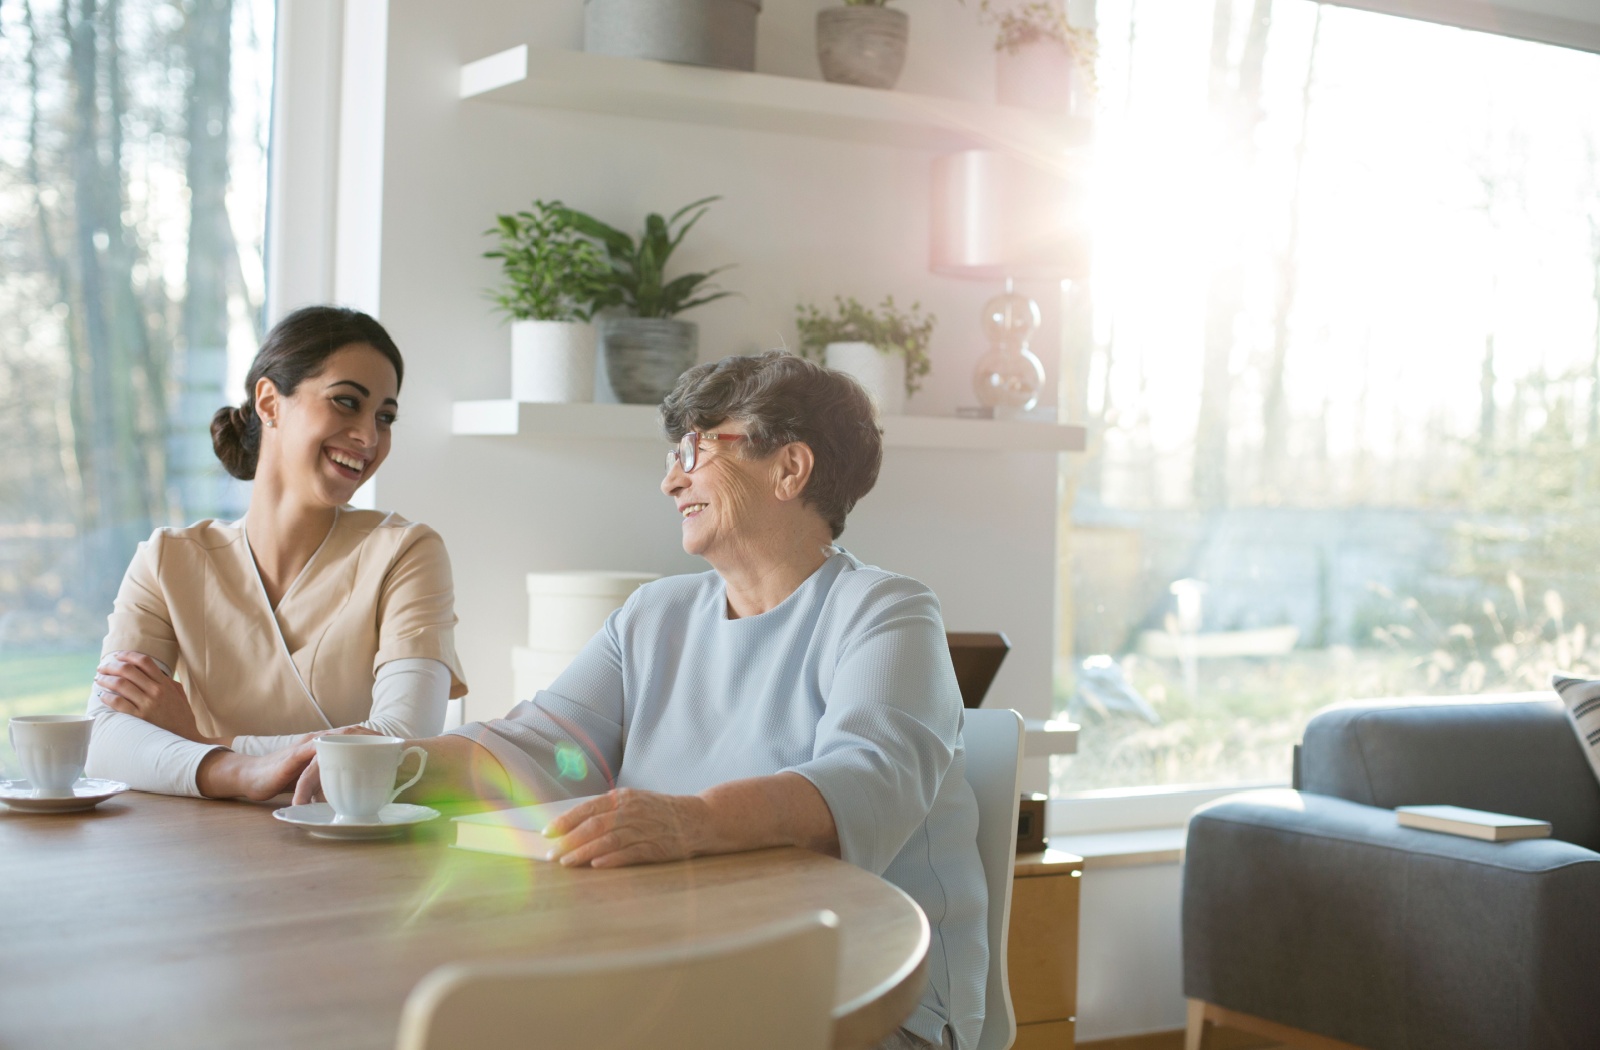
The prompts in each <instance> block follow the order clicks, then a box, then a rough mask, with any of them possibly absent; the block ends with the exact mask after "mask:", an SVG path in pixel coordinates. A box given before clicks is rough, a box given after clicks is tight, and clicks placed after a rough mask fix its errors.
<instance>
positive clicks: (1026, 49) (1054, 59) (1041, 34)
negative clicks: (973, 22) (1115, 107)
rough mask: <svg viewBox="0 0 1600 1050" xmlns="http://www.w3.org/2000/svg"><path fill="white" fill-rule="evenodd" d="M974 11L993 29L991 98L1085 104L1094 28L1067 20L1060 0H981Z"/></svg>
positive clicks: (1067, 109) (1054, 108)
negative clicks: (1010, 1)
mask: <svg viewBox="0 0 1600 1050" xmlns="http://www.w3.org/2000/svg"><path fill="white" fill-rule="evenodd" d="M978 14H979V18H980V19H981V20H982V21H984V22H985V23H987V24H989V25H992V26H993V27H994V29H995V40H994V49H995V53H996V62H995V98H996V100H997V101H998V102H999V103H1000V104H1001V105H1003V106H1026V107H1028V108H1030V109H1044V110H1049V111H1051V112H1054V113H1078V112H1086V111H1087V110H1088V107H1089V103H1090V101H1091V100H1092V99H1093V97H1094V87H1095V81H1094V63H1095V58H1096V56H1097V54H1098V50H1097V45H1096V42H1095V36H1094V31H1093V30H1089V29H1079V28H1078V27H1077V26H1074V25H1072V24H1071V23H1070V22H1068V21H1067V12H1066V9H1065V7H1064V5H1063V3H1062V2H1061V0H1028V2H1027V3H1023V4H1019V5H1015V6H1007V7H1001V6H999V5H997V4H996V3H995V2H994V0H980V2H979V4H978Z"/></svg>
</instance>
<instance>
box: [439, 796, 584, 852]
mask: <svg viewBox="0 0 1600 1050" xmlns="http://www.w3.org/2000/svg"><path fill="white" fill-rule="evenodd" d="M593 797H594V796H592V795H591V796H588V797H586V798H569V799H563V800H561V801H560V802H546V803H543V804H541V805H538V806H519V807H517V808H516V809H496V810H491V811H489V812H487V813H469V814H467V815H466V816H464V817H456V818H455V825H456V842H455V845H456V848H457V849H470V850H477V851H479V852H480V853H503V854H505V855H507V856H510V857H527V858H529V859H531V860H553V859H554V858H555V850H556V840H555V839H547V838H545V837H544V828H545V825H546V824H549V823H550V822H551V821H552V820H554V819H556V818H557V817H559V816H560V815H561V814H563V813H565V812H566V811H567V810H569V809H571V808H572V807H573V806H576V805H577V804H578V803H580V802H587V801H589V799H590V798H593Z"/></svg>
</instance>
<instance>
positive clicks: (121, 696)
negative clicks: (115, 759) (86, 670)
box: [94, 651, 213, 743]
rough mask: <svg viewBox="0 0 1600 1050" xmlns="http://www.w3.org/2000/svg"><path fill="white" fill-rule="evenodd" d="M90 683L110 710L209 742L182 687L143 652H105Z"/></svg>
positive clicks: (189, 738) (201, 741) (196, 739)
mask: <svg viewBox="0 0 1600 1050" xmlns="http://www.w3.org/2000/svg"><path fill="white" fill-rule="evenodd" d="M94 684H95V689H96V693H97V695H98V697H99V700H100V702H101V703H102V704H105V705H106V706H107V707H109V708H111V710H113V711H118V712H121V713H122V714H125V715H133V716H134V717H135V718H142V719H144V720H145V721H146V722H149V723H150V724H151V725H155V726H160V727H161V728H162V729H165V730H166V731H167V732H169V733H174V734H176V735H178V736H181V737H183V738H184V739H185V740H194V741H198V742H200V743H213V741H211V740H208V739H206V738H205V737H203V736H201V735H200V729H199V727H198V726H197V725H196V724H195V720H194V708H192V707H190V706H189V695H188V694H187V693H185V692H184V691H183V686H182V685H180V684H179V683H178V681H177V680H176V679H174V678H173V677H172V676H171V675H169V674H167V673H166V672H165V671H163V670H162V669H161V665H160V664H158V663H156V662H155V660H153V659H151V658H150V657H148V656H146V655H145V654H144V653H135V652H128V651H119V652H114V653H107V654H106V656H105V657H104V658H103V659H102V660H101V661H100V666H99V667H98V668H97V669H96V673H95V676H94Z"/></svg>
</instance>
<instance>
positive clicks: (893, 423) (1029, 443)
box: [450, 400, 1085, 452]
mask: <svg viewBox="0 0 1600 1050" xmlns="http://www.w3.org/2000/svg"><path fill="white" fill-rule="evenodd" d="M882 423H883V443H884V444H885V445H887V446H888V447H890V448H949V449H975V450H989V451H997V452H999V451H1010V452H1082V451H1083V447H1084V436H1085V433H1084V429H1083V428H1082V427H1076V426H1062V425H1060V424H1056V423H1027V422H1016V421H1011V420H989V419H953V418H949V417H943V416H884V417H883V419H882ZM450 432H451V433H452V434H456V435H458V436H462V437H528V438H550V439H560V438H569V437H570V438H582V439H584V440H586V441H594V440H616V441H664V440H665V439H664V438H663V437H662V435H661V417H660V415H659V414H658V413H657V411H656V407H655V406H654V405H613V404H536V403H533V402H529V401H509V400H507V401H457V402H456V403H455V404H454V405H453V406H451V419H450Z"/></svg>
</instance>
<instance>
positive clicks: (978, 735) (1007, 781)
mask: <svg viewBox="0 0 1600 1050" xmlns="http://www.w3.org/2000/svg"><path fill="white" fill-rule="evenodd" d="M1022 732H1023V730H1022V716H1021V715H1019V714H1017V713H1016V712H1015V711H1009V710H1006V709H1005V708H996V709H994V710H983V709H978V710H973V711H967V712H966V728H965V730H964V731H963V733H962V736H963V738H964V740H965V742H966V749H967V783H968V784H970V785H972V793H973V794H974V795H976V796H978V855H979V856H980V857H982V858H983V878H984V881H985V882H987V883H988V884H989V983H988V990H987V993H986V996H985V1005H984V1011H983V1031H982V1032H981V1033H980V1034H979V1036H978V1046H977V1050H1006V1047H1008V1046H1010V1045H1011V1043H1012V1041H1013V1040H1015V1039H1016V1037H1017V1017H1016V1014H1015V1013H1014V1012H1013V1011H1012V1009H1011V987H1010V984H1009V983H1008V982H1009V978H1008V977H1007V976H1006V943H1007V941H1006V932H1007V930H1008V929H1009V928H1010V926H1011V877H1012V874H1013V872H1014V871H1015V870H1016V861H1017V802H1018V799H1019V798H1020V797H1021V790H1020V788H1019V782H1018V777H1019V774H1020V770H1021V768H1022V743H1023V737H1022Z"/></svg>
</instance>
